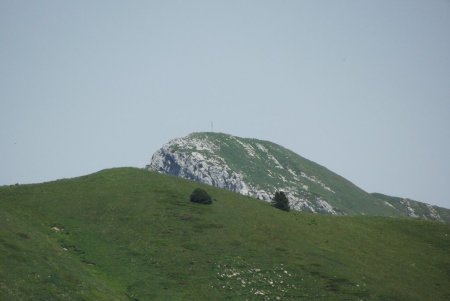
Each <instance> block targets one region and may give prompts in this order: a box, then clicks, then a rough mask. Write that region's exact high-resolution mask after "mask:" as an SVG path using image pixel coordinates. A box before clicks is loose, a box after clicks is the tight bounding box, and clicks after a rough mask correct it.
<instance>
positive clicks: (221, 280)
mask: <svg viewBox="0 0 450 301" xmlns="http://www.w3.org/2000/svg"><path fill="white" fill-rule="evenodd" d="M199 186H202V185H200V184H198V183H194V182H190V181H186V180H182V179H179V178H175V177H170V176H164V175H160V174H157V173H153V172H148V171H144V170H139V169H132V168H120V169H111V170H105V171H101V172H98V173H95V174H92V175H89V176H85V177H80V178H76V179H70V180H60V181H55V182H50V183H44V184H36V185H19V186H4V187H0V300H141V301H142V300H279V299H280V300H408V301H410V300H449V298H450V226H449V225H448V224H441V223H434V222H428V221H420V220H409V219H394V218H382V217H335V216H326V215H314V214H308V213H300V212H289V213H287V212H283V211H280V210H276V209H274V208H272V207H271V206H270V205H269V204H268V203H265V202H261V201H257V200H255V199H251V198H248V197H245V196H241V195H238V194H235V193H231V192H228V191H225V190H220V189H216V188H214V187H211V186H202V187H203V188H204V189H206V190H207V191H208V192H209V193H210V194H211V195H212V197H213V198H215V199H216V200H215V201H214V202H213V204H212V205H200V204H194V203H190V202H189V201H188V199H189V195H190V193H191V191H192V190H193V189H194V188H196V187H199Z"/></svg>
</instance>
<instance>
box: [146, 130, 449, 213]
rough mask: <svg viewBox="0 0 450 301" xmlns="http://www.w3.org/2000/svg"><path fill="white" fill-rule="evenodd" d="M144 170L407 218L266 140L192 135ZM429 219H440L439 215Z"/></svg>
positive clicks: (324, 206) (313, 208)
mask: <svg viewBox="0 0 450 301" xmlns="http://www.w3.org/2000/svg"><path fill="white" fill-rule="evenodd" d="M147 168H148V169H150V170H154V171H158V172H161V173H165V174H170V175H175V176H178V177H183V178H186V179H191V180H194V181H198V182H202V183H206V184H209V185H213V186H217V187H221V188H225V189H228V190H231V191H234V192H239V193H241V194H243V195H248V196H252V197H256V198H259V199H262V200H265V201H269V200H270V199H271V198H272V197H273V195H274V193H275V191H277V190H282V191H284V192H285V193H286V194H287V196H288V198H289V200H290V204H291V207H292V208H293V209H295V210H301V211H308V212H314V213H327V214H333V215H342V214H366V215H387V216H407V214H405V211H404V210H403V209H401V208H400V209H399V208H397V207H395V206H391V205H390V204H388V203H387V202H386V201H385V200H382V199H380V198H377V197H374V196H373V195H371V194H369V193H366V192H365V191H363V190H362V189H360V188H358V187H357V186H355V185H354V184H352V183H351V182H349V181H348V180H346V179H344V178H343V177H341V176H339V175H337V174H335V173H333V172H331V171H330V170H328V169H326V168H325V167H323V166H320V165H318V164H316V163H314V162H312V161H310V160H307V159H305V158H303V157H301V156H299V155H297V154H296V153H294V152H292V151H290V150H288V149H286V148H284V147H282V146H279V145H277V144H274V143H271V142H268V141H261V140H257V139H246V138H240V137H235V136H231V135H226V134H221V133H193V134H190V135H188V136H187V137H183V138H178V139H174V140H171V141H170V142H168V143H167V144H165V145H164V146H163V147H162V148H161V149H159V150H158V151H156V152H155V153H154V154H153V156H152V159H151V162H150V164H149V165H148V166H147ZM430 209H431V210H432V207H430ZM428 216H430V218H436V219H438V220H441V217H440V216H439V214H437V215H431V214H430V215H428Z"/></svg>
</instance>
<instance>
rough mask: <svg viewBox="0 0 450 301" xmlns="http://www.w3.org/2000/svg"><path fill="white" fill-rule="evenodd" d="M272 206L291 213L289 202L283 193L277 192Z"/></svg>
mask: <svg viewBox="0 0 450 301" xmlns="http://www.w3.org/2000/svg"><path fill="white" fill-rule="evenodd" d="M272 206H274V207H275V208H278V209H280V210H284V211H289V210H290V207H289V200H288V199H287V197H286V195H285V194H284V192H283V191H277V192H275V196H274V197H273V199H272Z"/></svg>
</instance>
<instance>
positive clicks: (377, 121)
mask: <svg viewBox="0 0 450 301" xmlns="http://www.w3.org/2000/svg"><path fill="white" fill-rule="evenodd" d="M211 121H213V122H214V130H216V131H221V132H225V133H229V134H233V135H236V136H241V137H253V138H259V139H263V140H270V141H273V142H276V143H279V144H281V145H283V146H285V147H287V148H289V149H291V150H293V151H295V152H297V153H298V154H300V155H302V156H304V157H306V158H308V159H311V160H313V161H315V162H317V163H319V164H322V165H324V166H326V167H328V168H329V169H331V170H333V171H335V172H336V173H338V174H340V175H342V176H344V177H346V178H347V179H349V180H351V181H352V182H354V183H355V184H356V185H358V186H360V187H361V188H363V189H364V190H366V191H369V192H382V193H386V194H390V195H396V196H404V197H409V198H413V199H417V200H421V201H427V202H430V203H432V204H437V205H441V206H445V207H448V208H450V1H448V0H431V1H430V0H421V1H418V0H417V1H416V0H404V1H402V0H387V1H380V0H377V1H360V0H357V1H331V0H330V1H300V0H297V1H279V0H273V1H230V0H226V1H225V0H224V1H167V0H164V1H163V0H161V1H13V0H0V185H4V184H13V183H17V182H18V183H30V182H42V181H48V180H55V179H58V178H63V177H74V176H80V175H84V174H87V173H91V172H94V171H98V170H100V169H104V168H110V167H118V166H136V167H143V166H145V165H146V164H147V163H148V162H149V161H150V158H151V155H152V154H153V152H154V151H156V150H157V149H158V148H159V147H160V146H161V145H162V144H164V143H165V142H167V141H168V140H170V139H172V138H175V137H180V136H184V135H186V134H189V133H190V132H194V131H209V130H210V124H211Z"/></svg>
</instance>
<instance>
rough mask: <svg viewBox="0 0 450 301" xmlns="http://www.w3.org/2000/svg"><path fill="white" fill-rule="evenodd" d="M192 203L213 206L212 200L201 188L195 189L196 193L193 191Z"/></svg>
mask: <svg viewBox="0 0 450 301" xmlns="http://www.w3.org/2000/svg"><path fill="white" fill-rule="evenodd" d="M191 202H194V203H200V204H211V203H212V199H211V197H210V196H209V194H208V193H207V192H206V191H205V190H203V189H201V188H195V189H194V191H192V193H191Z"/></svg>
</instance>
